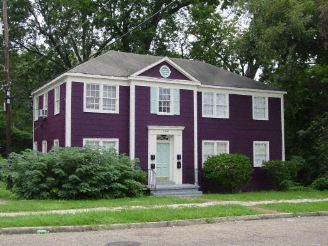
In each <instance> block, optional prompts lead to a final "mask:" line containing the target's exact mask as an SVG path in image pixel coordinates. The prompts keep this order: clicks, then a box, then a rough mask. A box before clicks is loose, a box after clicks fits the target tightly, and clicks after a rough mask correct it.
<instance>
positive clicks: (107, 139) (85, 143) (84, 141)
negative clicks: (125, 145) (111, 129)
mask: <svg viewBox="0 0 328 246" xmlns="http://www.w3.org/2000/svg"><path fill="white" fill-rule="evenodd" d="M88 141H90V142H99V145H98V146H99V147H101V148H102V147H104V142H114V143H115V147H114V149H116V152H117V153H118V151H119V139H118V138H83V146H86V145H87V142H88Z"/></svg>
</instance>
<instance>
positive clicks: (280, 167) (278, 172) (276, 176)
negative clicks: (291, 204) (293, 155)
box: [261, 160, 297, 190]
mask: <svg viewBox="0 0 328 246" xmlns="http://www.w3.org/2000/svg"><path fill="white" fill-rule="evenodd" d="M261 168H262V169H263V170H265V171H266V172H267V173H268V174H269V176H270V177H271V179H272V182H273V183H274V185H275V186H276V188H277V189H278V190H285V189H286V188H287V183H286V181H287V180H293V179H294V178H295V177H296V173H297V169H296V163H294V162H292V161H280V160H271V161H265V162H263V163H262V167H261Z"/></svg>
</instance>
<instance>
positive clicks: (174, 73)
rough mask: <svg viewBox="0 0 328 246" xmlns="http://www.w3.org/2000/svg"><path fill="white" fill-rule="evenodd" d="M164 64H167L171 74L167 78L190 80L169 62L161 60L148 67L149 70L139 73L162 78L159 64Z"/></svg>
mask: <svg viewBox="0 0 328 246" xmlns="http://www.w3.org/2000/svg"><path fill="white" fill-rule="evenodd" d="M164 65H166V66H168V67H169V68H170V70H171V74H170V76H169V77H168V79H179V80H190V79H188V78H187V77H186V76H184V75H183V74H182V73H181V72H179V71H178V70H177V69H175V68H174V67H172V66H171V65H170V64H168V63H167V62H162V63H160V64H158V65H156V66H154V67H152V68H150V69H149V70H147V71H145V72H143V73H142V74H140V76H146V77H153V78H160V79H162V78H163V76H162V75H161V74H160V73H159V69H160V67H161V66H164Z"/></svg>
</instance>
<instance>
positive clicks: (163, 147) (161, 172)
mask: <svg viewBox="0 0 328 246" xmlns="http://www.w3.org/2000/svg"><path fill="white" fill-rule="evenodd" d="M156 156H157V158H156V160H157V161H156V174H157V178H158V179H159V180H168V179H169V164H170V144H169V143H157V153H156Z"/></svg>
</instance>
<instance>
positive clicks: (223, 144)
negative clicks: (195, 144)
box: [203, 140, 229, 163]
mask: <svg viewBox="0 0 328 246" xmlns="http://www.w3.org/2000/svg"><path fill="white" fill-rule="evenodd" d="M225 153H229V141H212V140H204V141H203V163H204V162H205V161H206V160H207V158H208V157H211V156H214V155H220V154H225Z"/></svg>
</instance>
